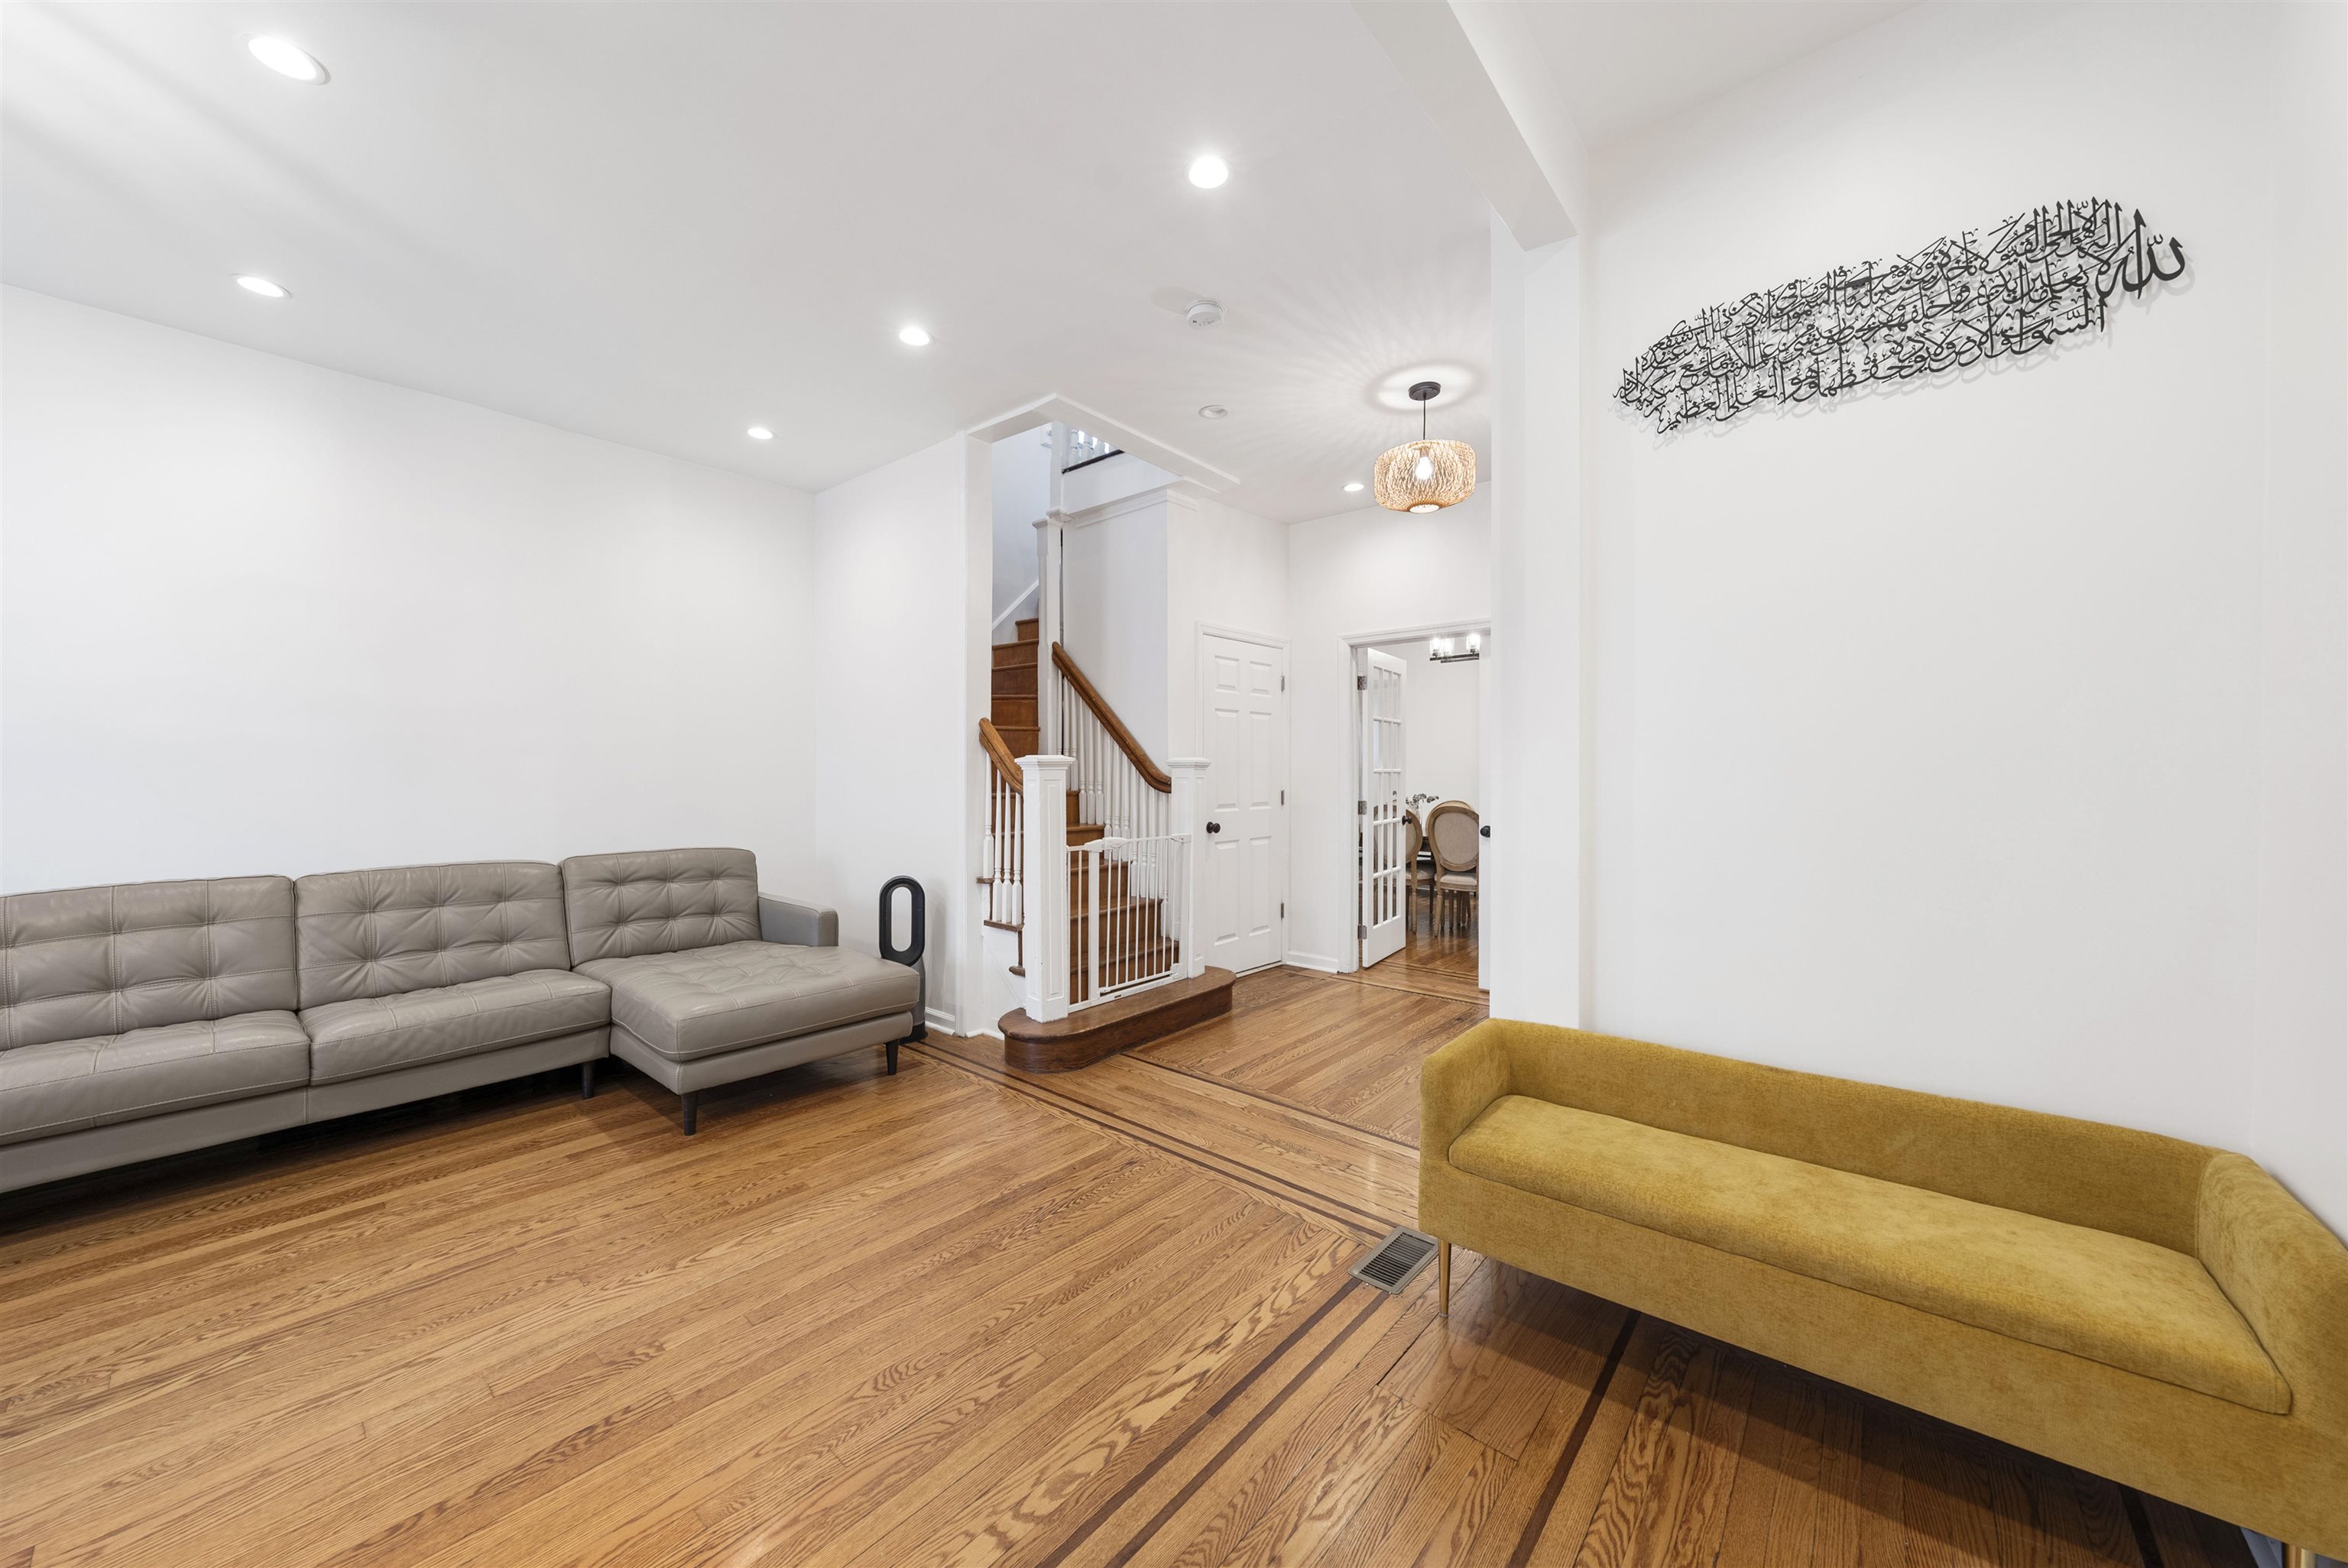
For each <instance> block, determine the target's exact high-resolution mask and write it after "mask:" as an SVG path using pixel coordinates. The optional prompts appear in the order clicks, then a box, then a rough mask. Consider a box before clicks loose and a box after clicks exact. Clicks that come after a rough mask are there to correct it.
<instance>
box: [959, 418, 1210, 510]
mask: <svg viewBox="0 0 2348 1568" xmlns="http://www.w3.org/2000/svg"><path fill="white" fill-rule="evenodd" d="M1055 420H1056V421H1058V422H1059V423H1060V424H1062V425H1076V427H1077V428H1079V429H1082V430H1088V431H1090V432H1092V433H1093V434H1094V435H1096V436H1107V437H1108V438H1109V439H1110V440H1111V441H1114V442H1116V443H1117V446H1120V447H1122V448H1124V449H1125V450H1126V451H1128V452H1130V453H1132V454H1133V455H1134V456H1137V457H1138V458H1140V459H1141V460H1142V461H1143V462H1145V463H1148V464H1153V465H1155V466H1158V467H1160V468H1163V469H1165V470H1166V471H1167V472H1168V473H1169V474H1175V475H1179V476H1180V477H1182V478H1185V479H1188V480H1189V481H1190V482H1191V483H1192V484H1194V485H1196V486H1198V487H1199V488H1200V491H1201V492H1203V493H1205V494H1208V495H1212V494H1214V493H1215V492H1216V491H1218V490H1228V489H1230V488H1231V487H1232V486H1234V485H1237V484H1238V483H1239V482H1240V481H1239V479H1238V478H1237V477H1235V476H1233V475H1230V474H1226V473H1224V472H1223V471H1222V470H1221V469H1220V468H1218V467H1216V466H1214V465H1213V464H1211V463H1210V462H1207V461H1206V460H1205V459H1204V458H1200V457H1193V456H1190V455H1189V453H1188V452H1185V451H1183V450H1182V449H1181V448H1180V447H1179V446H1168V445H1167V444H1166V443H1165V442H1163V441H1153V440H1151V439H1150V438H1149V437H1148V436H1144V435H1143V434H1141V432H1139V431H1138V430H1136V429H1134V428H1133V426H1131V425H1121V424H1119V423H1118V422H1117V421H1116V420H1114V419H1112V418H1110V417H1109V416H1108V415H1106V414H1103V413H1101V412H1100V411H1099V410H1097V409H1093V408H1086V406H1085V405H1083V404H1081V403H1078V402H1076V400H1074V399H1073V398H1066V397H1062V396H1061V395H1059V394H1058V393H1053V394H1052V395H1049V396H1046V397H1039V398H1037V399H1036V400H1035V402H1033V403H1025V404H1022V405H1019V406H1018V407H1016V408H1014V409H1012V410H1011V411H1010V412H1008V413H1006V414H998V415H995V416H994V418H992V419H987V420H982V421H981V422H980V423H978V424H976V425H972V426H971V427H970V428H969V429H967V430H965V431H963V435H965V436H975V437H976V438H977V439H979V440H981V441H1000V440H1002V439H1003V438H1004V436H1016V435H1018V434H1019V433H1020V432H1021V431H1022V430H1033V429H1035V426H1037V425H1049V424H1051V423H1053V422H1054V421H1055Z"/></svg>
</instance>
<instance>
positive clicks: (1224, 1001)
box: [978, 620, 1231, 1071]
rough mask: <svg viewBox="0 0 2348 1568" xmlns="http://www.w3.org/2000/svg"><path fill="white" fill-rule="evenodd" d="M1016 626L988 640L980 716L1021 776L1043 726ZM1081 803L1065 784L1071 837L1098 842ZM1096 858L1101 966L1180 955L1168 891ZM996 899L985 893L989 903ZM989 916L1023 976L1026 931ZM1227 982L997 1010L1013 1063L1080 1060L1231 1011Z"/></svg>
mask: <svg viewBox="0 0 2348 1568" xmlns="http://www.w3.org/2000/svg"><path fill="white" fill-rule="evenodd" d="M1016 631H1017V639H1016V641H1011V642H998V643H996V644H994V671H993V676H992V685H991V688H990V692H989V700H988V708H989V719H988V722H987V723H983V724H981V725H980V726H979V739H980V743H981V744H982V745H983V747H984V748H985V749H986V751H987V752H988V753H990V754H991V755H992V756H993V757H994V767H995V771H996V773H997V774H998V775H1000V776H1002V777H1004V778H1008V779H1011V780H1013V781H1014V782H1015V781H1016V780H1017V779H1018V778H1019V776H1020V775H1019V769H1018V763H1017V759H1018V758H1020V757H1025V756H1032V755H1034V754H1035V753H1036V752H1037V751H1038V749H1039V746H1040V741H1041V736H1042V728H1041V724H1040V723H1039V720H1038V717H1037V714H1036V706H1035V705H1036V691H1037V673H1038V667H1039V665H1040V664H1041V661H1042V660H1043V657H1044V648H1043V643H1042V641H1041V640H1040V638H1039V635H1038V622H1037V621H1035V620H1022V621H1019V622H1018V623H1017V626H1016ZM1053 654H1054V658H1055V661H1056V663H1057V664H1058V666H1059V667H1060V668H1061V669H1062V670H1063V671H1064V672H1065V673H1066V675H1067V676H1068V677H1070V678H1071V679H1072V680H1073V681H1075V682H1076V683H1077V684H1078V686H1079V688H1080V690H1081V692H1082V694H1083V695H1084V696H1085V697H1086V699H1087V700H1088V701H1090V702H1095V703H1099V702H1100V699H1099V697H1098V694H1097V692H1094V691H1093V690H1092V687H1091V682H1088V681H1086V680H1085V679H1084V677H1083V674H1082V672H1081V671H1076V669H1075V667H1074V665H1073V663H1072V662H1071V661H1069V660H1068V659H1067V657H1066V653H1065V652H1064V651H1061V650H1059V649H1055V650H1054V651H1053ZM1112 723H1113V721H1112ZM1115 727H1116V728H1117V730H1118V731H1119V732H1120V733H1121V732H1122V730H1123V726H1122V725H1121V724H1120V725H1116V726H1115ZM1128 743H1129V742H1128ZM1135 749H1136V752H1137V755H1136V758H1135V761H1136V764H1137V765H1138V766H1143V767H1145V768H1148V767H1149V766H1150V764H1148V759H1147V757H1146V755H1142V754H1138V747H1137V748H1135ZM1151 771H1154V769H1152V770H1151ZM1161 787H1162V785H1161ZM1079 810H1080V807H1079V805H1078V801H1077V795H1076V792H1075V791H1073V790H1071V791H1070V792H1069V794H1068V795H1067V835H1068V844H1069V845H1070V846H1071V847H1075V846H1076V845H1086V844H1095V843H1098V842H1099V841H1100V840H1101V839H1102V838H1103V837H1105V836H1107V828H1106V827H1105V826H1104V825H1101V824H1099V823H1097V822H1083V821H1080V820H1078V813H1079ZM1095 864H1096V865H1097V866H1099V870H1098V872H1097V875H1098V876H1099V877H1100V879H1101V883H1102V886H1101V887H1100V889H1099V892H1100V898H1099V903H1100V922H1101V924H1100V930H1101V938H1100V946H1101V953H1100V964H1101V968H1102V971H1103V974H1104V976H1106V975H1107V973H1108V971H1109V970H1110V969H1111V968H1124V969H1125V970H1126V971H1127V972H1148V970H1149V969H1151V968H1161V967H1170V966H1172V965H1173V964H1174V963H1175V962H1176V961H1177V960H1179V957H1180V954H1181V944H1180V943H1179V940H1177V938H1176V937H1175V935H1174V934H1172V933H1169V931H1168V930H1167V929H1166V909H1165V900H1164V899H1162V898H1156V897H1148V896H1147V895H1142V894H1136V893H1134V892H1132V891H1131V889H1130V887H1129V886H1128V876H1129V868H1128V866H1123V865H1121V864H1118V863H1117V862H1114V861H1107V860H1103V861H1097V862H1096V863H1095ZM978 880H979V882H980V884H981V885H982V886H984V885H988V884H991V883H993V882H994V880H995V879H994V877H992V876H980V877H979V878H978ZM1086 881H1087V877H1086V874H1085V872H1084V871H1082V870H1079V869H1074V868H1072V869H1071V870H1070V871H1069V873H1068V884H1069V886H1068V904H1069V907H1070V910H1071V912H1070V914H1069V916H1068V994H1069V995H1070V996H1071V997H1073V998H1082V997H1083V995H1084V993H1085V989H1086V986H1087V984H1088V983H1089V979H1090V974H1091V968H1092V962H1091V960H1092V943H1093V939H1094V938H1093V924H1092V919H1091V917H1090V916H1089V915H1088V914H1087V913H1086V912H1085V910H1084V904H1085V900H1086V895H1087V894H1088V893H1089V892H1090V891H1091V889H1089V888H1088V887H1087V886H1086ZM993 902H994V901H993V900H992V898H990V907H992V905H993ZM986 924H988V925H990V926H992V927H994V928H995V929H997V930H1001V931H1011V932H1014V933H1016V934H1017V935H1018V936H1019V938H1020V941H1019V948H1018V961H1017V962H1015V963H1014V964H1013V965H1012V967H1011V972H1012V973H1013V974H1014V975H1020V976H1025V974H1026V972H1027V971H1026V935H1025V931H1023V930H1022V929H1021V927H1019V926H1018V925H1016V924H1014V923H1013V922H1011V921H1008V920H1002V919H996V918H994V917H989V918H988V919H987V921H986ZM1230 1007H1231V974H1230V972H1229V971H1228V970H1224V969H1210V970H1209V971H1208V972H1207V974H1206V975H1204V976H1201V977H1200V978H1198V979H1185V980H1180V981H1177V982H1175V983H1173V984H1170V985H1164V986H1159V987H1154V988H1151V989H1147V990H1142V991H1138V992H1135V993H1134V994H1132V995H1130V996H1126V997H1119V998H1117V999H1114V1000H1111V1001H1109V1002H1107V1003H1104V1004H1102V1005H1100V1006H1098V1007H1095V1008H1087V1009H1083V1010H1081V1011H1079V1012H1076V1013H1072V1014H1071V1015H1070V1016H1069V1017H1067V1018H1066V1019H1063V1020H1056V1021H1055V1022H1052V1023H1048V1024H1039V1023H1036V1022H1035V1021H1034V1020H1030V1019H1029V1018H1028V1017H1027V1014H1026V1013H1025V1011H1024V1010H1021V1011H1014V1012H1011V1013H1008V1014H1006V1015H1004V1019H1003V1030H1004V1046H1005V1050H1004V1056H1005V1060H1006V1061H1008V1062H1009V1064H1010V1065H1012V1066H1014V1067H1021V1068H1025V1069H1027V1070H1028V1071H1053V1070H1058V1069H1066V1068H1069V1067H1080V1066H1083V1065H1084V1064H1085V1063H1086V1062H1089V1061H1098V1060H1099V1059H1100V1058H1101V1057H1103V1056H1106V1055H1108V1054H1110V1053H1111V1052H1112V1051H1115V1050H1123V1049H1124V1048H1126V1047H1127V1046H1129V1045H1134V1044H1138V1043H1140V1042H1141V1041H1143V1040H1154V1039H1157V1038H1158V1037H1159V1036H1160V1035H1164V1034H1169V1033H1171V1032H1173V1031H1174V1030H1178V1029H1182V1028H1186V1027H1188V1026H1189V1024H1191V1023H1195V1022H1197V1021H1199V1020H1200V1019H1202V1018H1210V1017H1213V1016H1215V1015H1216V1014H1218V1013H1221V1012H1225V1011H1228V1010H1229V1009H1230Z"/></svg>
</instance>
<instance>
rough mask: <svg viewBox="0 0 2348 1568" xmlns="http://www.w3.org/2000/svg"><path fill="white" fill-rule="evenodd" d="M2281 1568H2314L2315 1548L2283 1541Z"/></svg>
mask: <svg viewBox="0 0 2348 1568" xmlns="http://www.w3.org/2000/svg"><path fill="white" fill-rule="evenodd" d="M2282 1568H2315V1548H2314V1547H2312V1546H2293V1545H2292V1544H2291V1542H2287V1541H2286V1542H2283V1548H2282Z"/></svg>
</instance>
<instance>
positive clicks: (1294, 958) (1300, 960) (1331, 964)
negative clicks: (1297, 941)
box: [1281, 952, 1345, 975]
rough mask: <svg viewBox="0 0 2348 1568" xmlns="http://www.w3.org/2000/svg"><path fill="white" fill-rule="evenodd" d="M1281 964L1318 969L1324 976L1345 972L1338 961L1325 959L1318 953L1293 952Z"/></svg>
mask: <svg viewBox="0 0 2348 1568" xmlns="http://www.w3.org/2000/svg"><path fill="white" fill-rule="evenodd" d="M1281 962H1282V963H1284V964H1288V965H1290V966H1291V967H1292V968H1300V969H1318V970H1319V971H1320V972H1321V973H1323V974H1324V975H1342V974H1344V972H1345V970H1344V966H1342V965H1341V964H1339V963H1338V962H1337V960H1336V959H1334V958H1323V957H1322V956H1321V955H1320V954H1318V953H1296V952H1292V953H1290V954H1289V955H1288V956H1287V957H1286V958H1282V960H1281Z"/></svg>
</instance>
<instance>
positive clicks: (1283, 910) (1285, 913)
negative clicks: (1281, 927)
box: [1280, 904, 1288, 920]
mask: <svg viewBox="0 0 2348 1568" xmlns="http://www.w3.org/2000/svg"><path fill="white" fill-rule="evenodd" d="M1280 917H1281V918H1282V919H1283V920H1285V919H1287V918H1288V906H1287V905H1285V904H1282V906H1281V907H1280Z"/></svg>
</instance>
